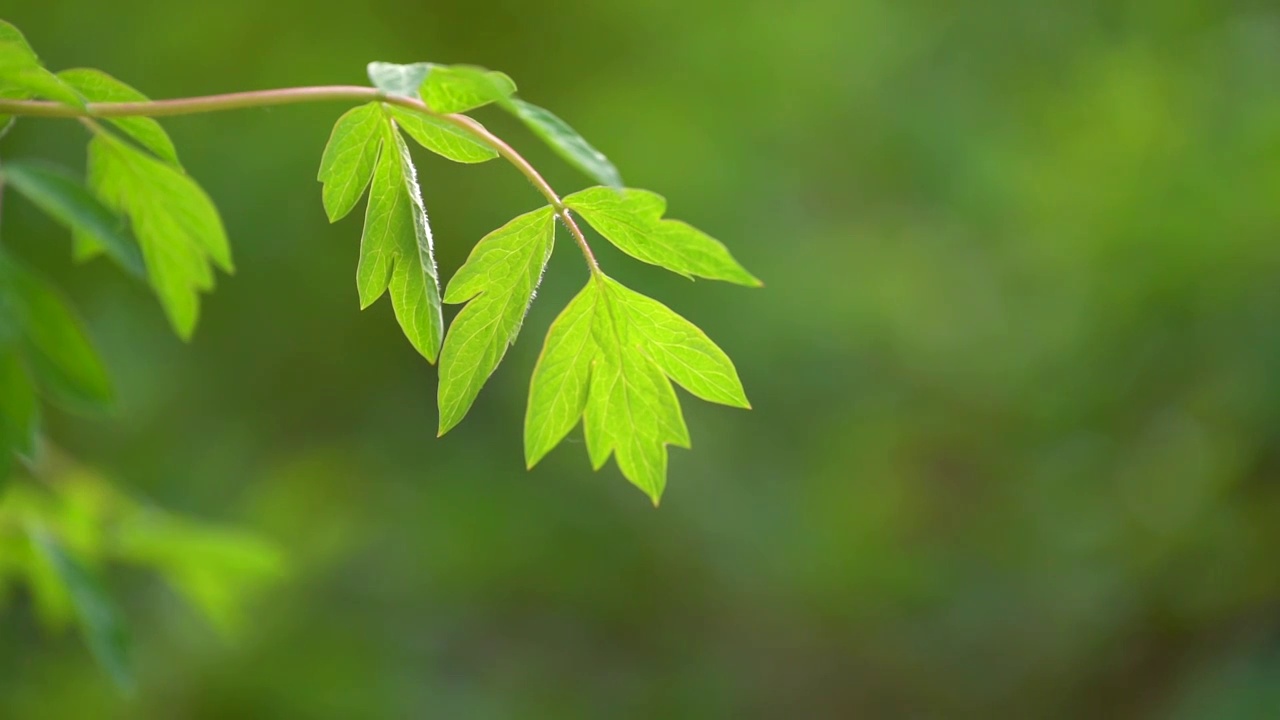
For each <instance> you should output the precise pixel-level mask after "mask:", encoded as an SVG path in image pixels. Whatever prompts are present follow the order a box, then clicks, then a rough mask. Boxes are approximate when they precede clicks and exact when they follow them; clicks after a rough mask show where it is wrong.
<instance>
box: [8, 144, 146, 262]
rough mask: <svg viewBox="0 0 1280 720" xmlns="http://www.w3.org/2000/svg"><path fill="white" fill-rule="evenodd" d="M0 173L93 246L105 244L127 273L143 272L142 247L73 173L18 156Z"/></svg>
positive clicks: (15, 187)
mask: <svg viewBox="0 0 1280 720" xmlns="http://www.w3.org/2000/svg"><path fill="white" fill-rule="evenodd" d="M0 177H3V178H4V179H5V180H6V181H7V183H8V184H9V185H10V186H11V187H13V189H15V190H17V191H18V192H20V193H22V194H23V195H24V196H26V198H27V199H28V200H30V201H31V202H32V203H33V204H35V205H36V207H38V208H40V209H41V210H43V211H44V212H45V213H46V214H48V215H49V216H50V217H52V218H53V219H55V220H57V221H58V222H60V223H62V224H63V225H65V226H67V227H68V228H70V229H71V230H72V231H73V232H75V233H78V234H80V235H82V236H84V237H85V238H86V239H87V240H88V241H89V242H91V243H92V244H93V246H94V247H95V248H105V249H106V251H107V254H109V255H110V256H111V259H113V260H115V261H116V263H118V264H119V265H120V267H122V268H124V269H125V270H126V271H127V272H128V273H129V274H130V275H133V276H134V277H137V278H142V277H144V276H145V274H146V270H145V268H144V267H143V263H142V251H140V250H139V249H138V244H137V243H136V242H134V240H133V238H132V237H130V235H129V233H128V232H126V231H125V228H124V222H123V220H122V219H121V218H119V217H118V216H117V215H116V214H115V213H113V212H112V211H111V210H110V209H109V208H108V207H107V206H105V205H103V204H102V202H101V201H100V200H98V199H97V198H96V197H94V196H93V195H92V194H90V193H89V191H88V190H86V189H85V187H84V186H83V185H81V184H80V182H79V181H78V180H76V179H75V178H74V177H72V176H71V175H69V174H67V173H66V172H64V171H63V170H61V169H60V168H57V167H55V166H52V165H46V164H44V163H40V162H24V161H20V160H10V161H9V162H6V163H5V164H4V165H3V166H2V167H0Z"/></svg>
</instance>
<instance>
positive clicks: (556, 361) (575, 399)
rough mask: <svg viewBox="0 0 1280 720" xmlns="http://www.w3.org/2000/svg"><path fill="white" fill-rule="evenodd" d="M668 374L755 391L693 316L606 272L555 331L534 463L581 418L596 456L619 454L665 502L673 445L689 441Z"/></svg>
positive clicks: (727, 398)
mask: <svg viewBox="0 0 1280 720" xmlns="http://www.w3.org/2000/svg"><path fill="white" fill-rule="evenodd" d="M668 378H670V379H672V380H675V381H676V382H678V383H680V384H681V385H682V386H684V387H686V388H687V389H689V390H690V391H691V392H693V393H694V394H695V395H697V396H698V397H702V398H705V399H708V400H712V401H714V402H722V403H725V404H728V405H735V406H738V407H747V406H748V405H747V399H746V396H745V394H744V393H743V391H742V384H741V382H739V380H738V375H737V371H736V370H734V368H733V364H732V363H731V362H730V361H729V358H728V357H727V356H726V355H725V354H724V352H723V351H722V350H720V348H719V347H717V346H716V345H715V344H714V343H713V342H711V340H710V339H708V338H707V337H706V335H705V334H703V333H702V331H700V330H698V329H697V328H696V327H694V326H693V325H692V324H691V323H689V321H687V320H685V319H684V318H682V317H680V316H679V315H677V314H676V313H674V312H672V311H671V310H670V309H669V308H667V307H666V306H664V305H662V304H661V303H659V302H657V301H655V300H652V299H650V298H647V297H645V296H643V295H640V294H639V293H636V292H634V291H632V290H629V289H627V288H625V287H623V286H622V285H620V284H619V283H617V282H616V281H614V280H612V279H611V278H608V277H606V276H605V275H603V274H601V273H597V274H595V275H593V276H592V278H591V280H590V281H589V282H588V284H587V287H585V288H583V290H582V292H580V293H579V294H578V296H577V297H575V298H574V299H573V301H572V302H570V303H569V306H568V307H567V308H565V310H564V312H562V313H561V314H560V317H558V318H557V319H556V320H555V322H554V323H552V326H551V330H550V331H549V332H548V334H547V340H546V343H545V344H544V345H543V349H542V354H541V355H540V356H539V358H538V364H537V366H536V367H535V368H534V372H533V381H532V383H531V384H530V388H529V406H528V410H527V412H526V414H525V459H526V462H527V463H528V465H529V467H533V466H534V465H535V464H537V462H538V461H539V460H541V459H542V457H543V456H545V455H546V453H547V452H549V451H550V450H551V449H552V448H553V447H555V446H556V445H557V444H558V443H559V442H560V441H561V440H562V439H564V436H565V435H567V434H568V433H569V431H570V430H572V429H573V427H574V425H576V424H577V421H578V419H579V417H581V418H582V421H583V435H584V437H585V438H586V443H587V452H588V454H589V455H590V457H591V464H592V466H593V467H595V468H596V469H599V468H600V467H601V466H603V465H604V463H605V462H606V461H607V460H608V459H609V456H610V455H613V456H614V457H615V458H616V459H617V463H618V468H619V469H620V470H621V471H622V474H623V475H624V476H625V477H626V478H627V479H628V480H630V481H631V482H632V483H633V484H635V485H636V486H637V487H639V488H640V489H641V490H643V491H644V492H645V493H646V494H648V495H649V497H650V498H651V499H652V500H653V502H654V504H655V505H656V504H657V503H658V501H659V499H660V498H661V496H662V491H663V489H664V488H665V487H666V478H667V446H668V445H676V446H677V447H686V448H687V447H689V431H688V428H687V427H686V426H685V423H684V417H683V415H682V414H681V412H680V404H679V401H678V400H677V398H676V395H675V391H674V390H673V388H672V387H671V382H670V380H668Z"/></svg>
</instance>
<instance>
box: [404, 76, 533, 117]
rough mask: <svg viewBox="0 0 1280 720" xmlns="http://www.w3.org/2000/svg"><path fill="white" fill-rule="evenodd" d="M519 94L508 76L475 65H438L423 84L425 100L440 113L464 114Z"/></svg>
mask: <svg viewBox="0 0 1280 720" xmlns="http://www.w3.org/2000/svg"><path fill="white" fill-rule="evenodd" d="M515 91H516V84H515V81H513V80H512V79H511V78H510V77H508V76H507V75H506V74H505V73H500V72H497V71H495V70H486V69H485V68H482V67H475V66H472V65H437V66H435V67H433V68H432V69H431V72H430V73H428V74H427V75H426V79H425V80H424V82H423V83H422V84H421V93H422V101H423V102H425V103H426V104H427V107H429V108H431V110H432V112H437V113H461V112H467V111H468V110H474V109H476V108H478V107H482V106H484V105H488V104H490V103H494V102H500V101H504V100H506V99H507V98H509V97H511V94H512V93H514V92H515Z"/></svg>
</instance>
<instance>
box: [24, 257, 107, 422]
mask: <svg viewBox="0 0 1280 720" xmlns="http://www.w3.org/2000/svg"><path fill="white" fill-rule="evenodd" d="M0 292H4V293H5V294H7V295H8V297H7V298H6V300H5V303H4V304H5V306H6V307H8V308H11V310H10V311H11V312H12V313H13V314H14V317H15V318H16V324H17V326H18V327H19V328H20V331H19V332H20V333H21V337H22V339H21V344H20V346H19V347H20V348H21V352H22V355H23V357H24V358H25V360H26V365H27V367H28V369H29V370H30V372H31V374H32V375H33V376H34V377H35V380H36V383H37V384H38V385H39V387H40V388H41V390H42V391H43V392H44V393H45V394H47V395H48V396H49V397H50V398H51V399H53V400H55V401H57V402H59V403H61V404H63V405H66V406H69V407H72V408H80V409H90V410H96V409H101V408H104V407H106V406H109V405H110V404H111V400H112V392H111V382H110V380H108V378H107V373H106V370H105V369H103V367H102V363H101V361H100V360H99V359H98V355H97V353H96V352H94V350H93V346H92V345H91V344H90V343H89V339H88V337H87V336H86V335H85V333H84V330H83V329H82V328H81V326H80V323H79V321H78V320H77V319H76V317H75V315H74V314H73V313H72V312H71V309H70V308H69V307H68V305H67V303H66V301H65V300H64V299H63V298H62V297H61V296H60V295H59V294H58V292H57V291H56V290H54V289H53V287H52V286H50V285H49V284H48V283H46V282H45V281H44V280H43V279H41V278H40V277H38V276H37V275H35V274H34V273H32V272H31V271H30V270H27V269H26V268H24V267H22V266H21V265H18V264H17V263H16V262H15V261H13V260H12V259H9V258H7V257H5V256H0Z"/></svg>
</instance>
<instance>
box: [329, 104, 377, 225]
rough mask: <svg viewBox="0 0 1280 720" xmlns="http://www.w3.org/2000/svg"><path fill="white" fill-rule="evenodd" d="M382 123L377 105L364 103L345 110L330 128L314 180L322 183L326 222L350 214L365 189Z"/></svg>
mask: <svg viewBox="0 0 1280 720" xmlns="http://www.w3.org/2000/svg"><path fill="white" fill-rule="evenodd" d="M384 122H385V121H384V120H383V117H382V111H381V110H380V109H379V107H378V103H366V104H364V105H361V106H360V107H357V108H352V109H351V110H348V111H347V112H346V113H344V114H343V115H342V117H340V118H338V122H337V123H335V124H334V126H333V133H332V134H331V135H330V136H329V143H328V144H327V145H325V146H324V155H323V156H321V158H320V172H319V174H318V175H317V178H316V179H318V180H319V181H320V182H322V183H324V188H323V191H322V195H323V199H324V211H325V213H326V214H328V216H329V222H331V223H332V222H337V221H339V220H341V219H342V218H343V217H345V216H346V214H347V213H349V212H351V208H353V207H355V205H356V203H357V202H359V201H360V196H361V195H364V189H365V188H366V187H368V186H369V180H370V179H371V178H372V177H373V166H374V164H375V163H376V162H377V161H378V146H379V144H380V143H381V142H382V126H383V124H384Z"/></svg>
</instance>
